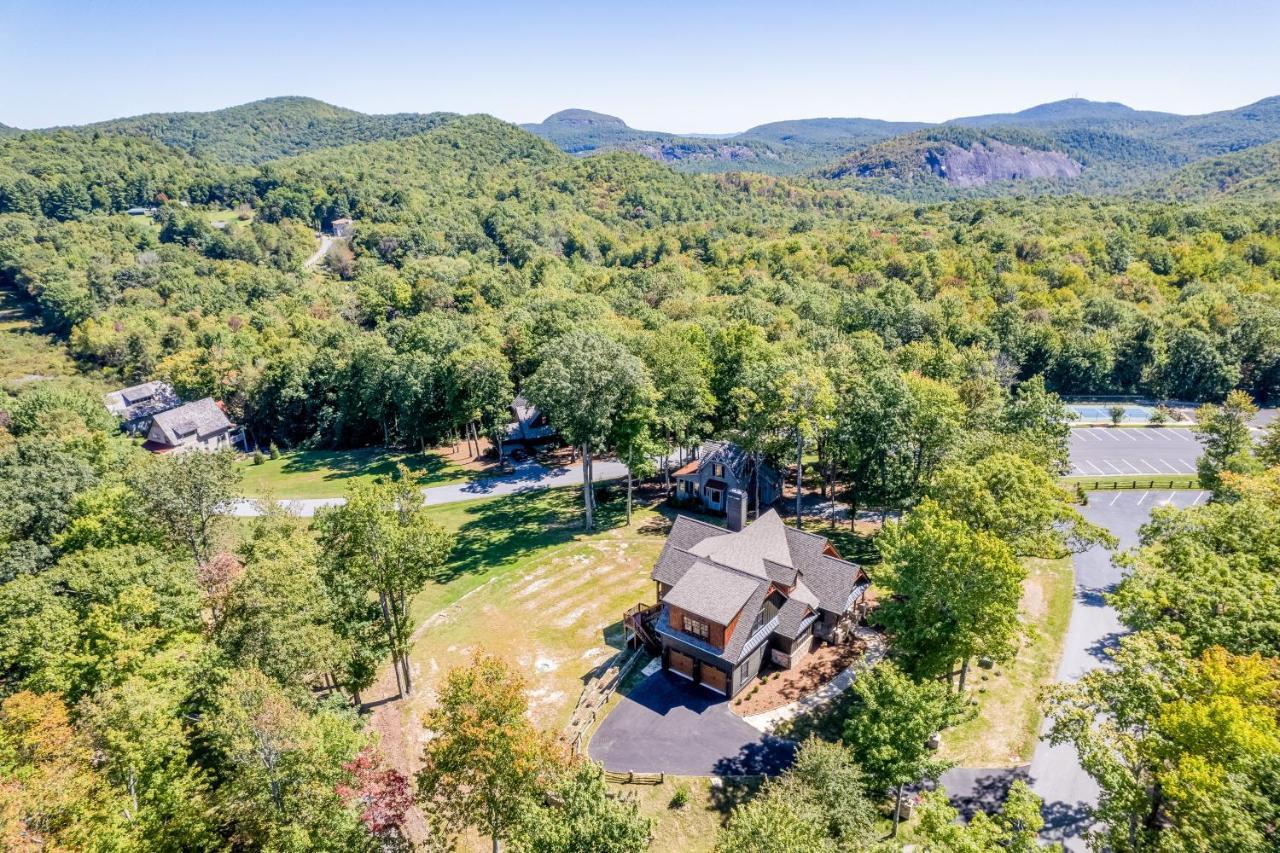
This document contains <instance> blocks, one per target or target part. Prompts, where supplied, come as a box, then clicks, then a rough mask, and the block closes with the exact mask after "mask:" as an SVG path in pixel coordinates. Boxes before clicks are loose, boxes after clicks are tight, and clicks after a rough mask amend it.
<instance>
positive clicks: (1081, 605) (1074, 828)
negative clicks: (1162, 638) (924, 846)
mask: <svg viewBox="0 0 1280 853" xmlns="http://www.w3.org/2000/svg"><path fill="white" fill-rule="evenodd" d="M1208 498H1209V493H1208V492H1203V491H1197V490H1187V491H1168V490H1152V491H1144V490H1142V489H1137V490H1134V491H1119V492H1090V493H1089V505H1088V506H1086V507H1082V508H1081V513H1082V514H1083V515H1084V517H1085V518H1087V519H1088V520H1089V521H1092V522H1093V523H1094V524H1100V525H1102V526H1104V527H1106V528H1107V529H1109V530H1110V531H1111V532H1112V533H1114V534H1115V535H1116V538H1117V539H1119V540H1120V547H1119V548H1118V549H1117V552H1122V551H1125V550H1128V549H1129V548H1132V547H1134V546H1135V545H1137V544H1138V528H1140V527H1141V526H1142V525H1143V524H1146V522H1147V520H1148V519H1150V517H1151V511H1152V510H1153V509H1155V508H1156V507H1159V506H1175V507H1188V506H1198V505H1199V504H1202V503H1204V502H1205V501H1206V500H1208ZM1072 562H1073V564H1074V568H1075V576H1076V602H1075V607H1074V608H1073V609H1072V611H1071V622H1070V623H1069V625H1068V627H1067V637H1066V641H1065V642H1064V644H1063V650H1062V662H1061V663H1060V664H1059V666H1058V673H1057V680H1058V681H1075V680H1077V679H1078V678H1080V676H1082V675H1084V674H1085V673H1086V672H1088V671H1089V670H1091V669H1096V668H1097V667H1100V666H1106V665H1107V661H1108V657H1107V650H1108V649H1110V648H1112V647H1114V646H1115V645H1116V643H1117V641H1118V640H1119V638H1120V636H1121V635H1122V634H1123V633H1124V632H1125V627H1124V626H1123V625H1122V624H1121V623H1120V617H1119V616H1118V614H1117V613H1116V612H1115V610H1113V609H1112V608H1111V607H1109V606H1108V605H1107V603H1106V600H1105V599H1104V598H1103V596H1104V594H1105V593H1107V592H1109V591H1110V590H1111V589H1112V587H1114V586H1115V585H1116V584H1117V583H1119V581H1120V578H1121V572H1120V569H1118V568H1117V567H1116V566H1115V564H1114V563H1113V562H1112V554H1111V553H1110V552H1108V551H1106V550H1105V549H1103V548H1097V547H1095V548H1091V549H1090V550H1088V551H1085V552H1084V553H1082V554H1077V555H1075V557H1074V558H1073V560H1072ZM1029 775H1030V778H1031V786H1032V788H1033V789H1034V790H1035V792H1036V793H1037V794H1039V795H1040V796H1041V797H1042V798H1043V799H1044V815H1045V828H1044V831H1043V833H1042V837H1043V838H1044V839H1045V840H1047V841H1059V842H1061V843H1062V844H1063V846H1064V847H1065V848H1066V849H1067V850H1085V849H1087V848H1086V846H1085V844H1084V840H1083V838H1082V835H1083V832H1084V831H1085V830H1086V829H1088V825H1089V818H1088V809H1089V807H1090V806H1092V805H1095V804H1096V803H1097V801H1098V786H1097V784H1096V783H1094V781H1093V779H1092V778H1091V777H1090V776H1089V775H1088V774H1087V773H1085V772H1084V770H1083V769H1082V768H1081V767H1080V762H1079V761H1078V759H1077V758H1076V752H1075V748H1074V747H1073V746H1071V745H1070V744H1062V745H1059V746H1051V745H1050V744H1049V743H1048V742H1047V741H1040V743H1039V744H1037V745H1036V751H1035V755H1034V756H1033V757H1032V759H1031V767H1030V769H1029Z"/></svg>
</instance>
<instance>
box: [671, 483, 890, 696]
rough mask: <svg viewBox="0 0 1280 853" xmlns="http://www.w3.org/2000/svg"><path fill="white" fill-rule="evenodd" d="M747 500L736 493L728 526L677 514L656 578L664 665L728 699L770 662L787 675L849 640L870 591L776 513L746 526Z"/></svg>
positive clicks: (821, 544)
mask: <svg viewBox="0 0 1280 853" xmlns="http://www.w3.org/2000/svg"><path fill="white" fill-rule="evenodd" d="M744 502H745V496H743V495H742V494H741V493H739V492H734V494H733V496H732V498H731V501H730V503H731V508H730V522H729V528H727V529H726V528H723V527H717V526H716V525H713V524H707V523H705V522H702V521H697V520H695V519H693V518H690V517H688V516H684V515H680V516H677V517H676V520H675V523H674V524H673V525H672V527H671V533H670V534H669V535H668V536H667V542H666V544H665V545H664V546H663V549H662V553H661V554H660V555H659V557H658V562H657V563H656V564H655V565H654V568H653V574H652V577H653V579H654V581H656V582H657V585H658V601H659V603H660V605H661V611H660V612H659V613H658V614H657V618H656V620H655V621H654V623H653V632H654V633H655V634H656V635H657V638H658V640H659V642H660V643H661V646H662V665H663V667H664V668H665V669H667V670H669V671H671V672H674V673H677V674H678V675H681V676H683V677H685V678H687V679H689V680H691V681H694V682H696V683H699V684H702V685H704V686H706V687H709V688H711V689H712V690H715V691H716V692H719V693H723V694H724V695H726V696H730V697H732V696H735V695H737V694H738V693H739V692H741V690H742V689H743V688H744V687H746V686H747V685H748V684H750V683H751V681H752V680H753V679H754V678H755V677H756V676H757V675H758V674H759V673H760V670H761V668H762V667H763V666H764V665H765V660H766V656H767V657H768V659H769V660H771V661H772V662H773V663H774V664H776V665H777V666H780V667H782V668H784V669H789V668H791V667H793V666H795V665H796V664H797V663H798V662H799V661H801V660H802V659H803V658H804V656H805V655H806V654H808V652H809V651H810V649H811V648H812V647H813V645H814V643H816V642H820V641H826V642H837V643H838V642H843V640H844V639H845V637H846V636H847V635H848V633H849V632H851V631H852V629H853V627H854V625H856V623H857V621H858V620H859V619H860V618H861V616H862V614H863V612H864V610H865V596H866V592H867V589H868V587H869V586H870V581H869V580H868V578H867V574H866V572H865V571H863V569H862V567H861V566H858V565H856V564H854V563H850V562H849V561H847V560H844V559H842V558H841V557H840V555H839V554H838V553H836V550H835V548H833V547H832V545H831V543H830V542H829V541H828V540H827V539H826V538H825V537H823V536H818V535H816V534H813V533H806V532H805V531H802V530H797V529H796V528H794V527H788V526H787V525H785V524H783V523H782V519H781V518H780V517H779V516H778V513H777V512H776V511H774V510H769V511H768V512H766V513H765V514H764V515H762V516H760V517H759V518H757V519H756V520H755V521H754V522H752V523H751V524H745V516H746V512H745V506H744Z"/></svg>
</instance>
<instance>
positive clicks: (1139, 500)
mask: <svg viewBox="0 0 1280 853" xmlns="http://www.w3.org/2000/svg"><path fill="white" fill-rule="evenodd" d="M1149 494H1151V493H1150V492H1143V493H1142V497H1140V498H1138V506H1142V502H1143V501H1145V500H1146V499H1147V495H1149Z"/></svg>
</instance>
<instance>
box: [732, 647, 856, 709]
mask: <svg viewBox="0 0 1280 853" xmlns="http://www.w3.org/2000/svg"><path fill="white" fill-rule="evenodd" d="M863 651H864V648H863V645H862V644H861V643H859V642H856V641H851V642H848V643H844V644H842V645H839V646H832V645H829V644H826V643H824V644H823V645H821V646H818V648H816V649H814V650H813V651H812V652H810V653H809V654H808V655H807V656H806V657H805V659H804V660H802V661H801V662H800V665H799V666H797V667H795V668H793V669H777V668H776V667H773V666H772V665H771V666H770V668H769V670H767V671H766V672H765V674H764V676H763V678H761V679H760V680H759V681H757V682H756V684H754V685H752V686H751V687H748V688H747V689H746V692H745V693H743V694H742V695H741V696H739V698H737V699H735V700H733V703H732V704H731V705H730V706H729V707H730V708H732V709H733V712H734V713H735V714H738V715H740V716H750V715H751V714H759V713H761V712H763V711H772V710H773V709H774V708H781V707H782V706H783V705H789V704H791V703H792V702H795V701H797V700H799V699H803V698H804V697H805V696H808V695H809V694H810V693H812V692H813V691H815V690H817V689H818V688H819V687H821V686H822V685H824V684H826V683H827V682H829V681H830V680H831V679H833V678H835V677H836V676H837V675H839V674H840V673H841V672H844V671H845V670H846V669H848V668H849V667H850V666H851V665H852V664H853V663H854V662H856V661H857V660H858V658H859V657H861V656H862V653H863Z"/></svg>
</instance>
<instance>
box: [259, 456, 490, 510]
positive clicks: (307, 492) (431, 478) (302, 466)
mask: <svg viewBox="0 0 1280 853" xmlns="http://www.w3.org/2000/svg"><path fill="white" fill-rule="evenodd" d="M401 463H403V464H404V465H407V466H408V467H409V468H410V469H412V470H414V471H416V472H418V474H419V476H421V477H422V478H423V485H425V486H439V485H442V484H444V483H456V482H460V481H463V480H467V479H470V478H471V477H473V476H475V474H474V472H471V471H467V470H465V469H463V468H462V467H460V466H458V465H455V464H454V463H451V462H449V461H447V460H445V459H443V458H441V457H440V456H438V455H437V454H434V453H407V452H404V451H398V450H385V449H383V448H378V447H367V448H362V449H360V450H292V451H289V452H286V453H281V454H280V458H278V459H267V460H266V461H265V462H263V463H262V464H261V465H255V464H254V463H253V460H251V459H244V460H243V461H242V462H241V463H240V472H241V473H242V474H243V476H244V478H243V480H242V481H241V491H242V493H243V494H244V496H245V497H247V498H259V497H264V496H265V495H267V494H270V495H272V496H273V497H276V498H279V499H282V500H295V499H298V498H336V497H341V496H342V495H344V494H345V493H346V492H347V490H348V489H350V488H351V487H352V486H353V485H355V484H356V483H367V482H371V481H372V480H374V479H376V478H378V477H385V476H387V475H389V474H392V473H394V472H395V470H396V465H397V464H401Z"/></svg>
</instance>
